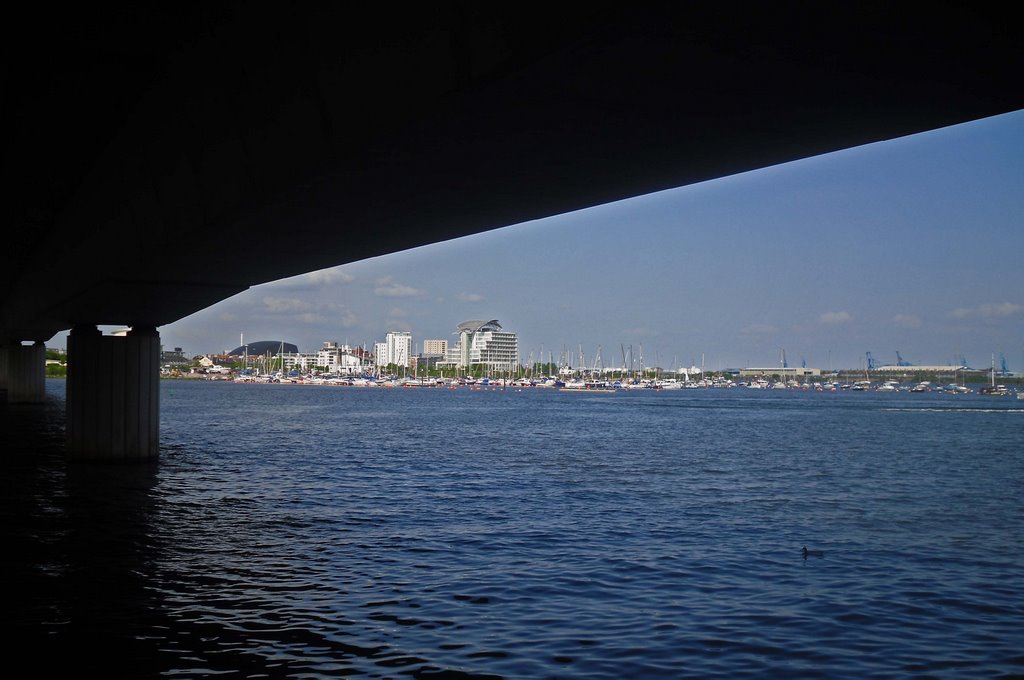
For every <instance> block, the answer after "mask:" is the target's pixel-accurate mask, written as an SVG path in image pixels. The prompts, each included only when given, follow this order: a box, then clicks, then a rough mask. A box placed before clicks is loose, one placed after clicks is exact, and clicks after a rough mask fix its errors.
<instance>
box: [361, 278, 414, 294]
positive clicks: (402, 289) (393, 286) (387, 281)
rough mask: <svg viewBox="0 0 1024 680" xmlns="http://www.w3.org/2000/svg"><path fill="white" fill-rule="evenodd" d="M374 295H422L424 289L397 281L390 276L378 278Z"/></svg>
mask: <svg viewBox="0 0 1024 680" xmlns="http://www.w3.org/2000/svg"><path fill="white" fill-rule="evenodd" d="M373 293H374V295H379V296H380V297H416V296H418V295H422V294H423V291H421V290H419V289H418V288H413V287H412V286H406V285H403V284H401V283H395V282H394V281H392V280H391V277H390V276H385V277H384V278H381V279H377V287H376V288H374V289H373Z"/></svg>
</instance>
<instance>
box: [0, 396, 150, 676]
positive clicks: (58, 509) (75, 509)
mask: <svg viewBox="0 0 1024 680" xmlns="http://www.w3.org/2000/svg"><path fill="white" fill-rule="evenodd" d="M0 424H2V432H3V434H2V435H0V444H2V450H3V452H4V455H3V458H4V460H3V465H4V475H3V492H2V500H0V516H2V523H3V527H4V528H3V539H2V540H3V546H4V553H5V554H6V555H7V556H8V557H7V558H6V559H5V560H4V562H3V564H4V567H3V568H4V575H3V580H2V582H3V588H4V590H5V591H6V592H5V596H4V612H5V614H4V618H5V624H4V625H5V628H6V629H7V630H6V637H7V642H8V644H10V645H11V649H13V650H22V651H23V652H27V651H28V650H31V651H32V653H31V655H26V656H25V657H23V658H22V659H20V660H22V661H25V662H27V663H28V665H29V666H30V667H31V668H32V669H33V670H34V671H35V672H39V673H56V672H76V673H77V672H82V671H84V670H86V669H91V670H93V671H96V672H99V673H102V674H104V675H108V674H110V673H117V674H129V675H132V676H135V677H141V676H146V675H151V674H153V673H154V672H155V669H153V667H152V659H153V656H154V651H155V650H154V647H153V645H152V644H149V643H148V641H147V640H148V638H149V636H148V635H147V632H148V631H152V630H153V629H154V628H155V627H159V625H160V623H159V622H158V621H155V620H154V612H157V611H159V608H158V607H155V606H152V602H151V595H150V593H151V590H150V589H149V588H148V587H147V574H148V571H149V569H148V562H149V560H151V559H152V557H151V555H152V554H153V549H154V546H153V545H152V540H151V538H150V536H151V535H152V532H151V531H150V517H151V515H152V510H153V496H152V492H153V489H154V486H155V484H156V474H155V473H156V466H155V465H153V464H130V465H97V464H86V463H72V462H69V461H68V459H67V457H66V455H65V449H64V424H65V423H64V403H63V400H62V399H61V398H60V396H59V395H53V394H51V395H50V397H49V399H48V400H47V402H46V403H45V404H41V405H28V406H22V405H18V406H5V407H4V408H3V409H2V410H0Z"/></svg>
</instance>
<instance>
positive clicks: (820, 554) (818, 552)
mask: <svg viewBox="0 0 1024 680" xmlns="http://www.w3.org/2000/svg"><path fill="white" fill-rule="evenodd" d="M803 552H804V559H805V560H806V559H807V558H808V557H824V556H825V553H824V551H822V550H808V549H807V546H806V545H805V546H804V551H803Z"/></svg>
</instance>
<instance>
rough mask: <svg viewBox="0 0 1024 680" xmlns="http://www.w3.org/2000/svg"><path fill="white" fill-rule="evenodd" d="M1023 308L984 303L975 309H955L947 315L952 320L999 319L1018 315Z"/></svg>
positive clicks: (1014, 305) (1006, 304) (1011, 304)
mask: <svg viewBox="0 0 1024 680" xmlns="http://www.w3.org/2000/svg"><path fill="white" fill-rule="evenodd" d="M1021 310H1024V307H1022V306H1021V305H1018V304H1014V303H1013V302H999V303H986V304H983V305H978V306H977V307H970V308H968V307H957V308H956V309H954V310H953V311H952V312H950V313H949V315H950V316H951V317H953V318H954V319H1000V318H1005V317H1008V316H1014V315H1016V314H1019V313H1020V312H1021Z"/></svg>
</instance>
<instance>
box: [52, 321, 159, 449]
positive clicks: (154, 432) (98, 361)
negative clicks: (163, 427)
mask: <svg viewBox="0 0 1024 680" xmlns="http://www.w3.org/2000/svg"><path fill="white" fill-rule="evenodd" d="M67 413H68V417H67V423H68V424H67V436H68V452H69V454H70V455H71V457H72V458H74V459H88V460H143V459H148V458H155V457H156V456H157V455H158V454H159V451H160V334H159V333H157V331H156V328H153V327H151V326H150V327H136V328H133V329H132V330H131V331H130V332H129V333H128V335H127V336H124V337H119V336H105V335H103V334H101V333H100V332H99V330H97V329H96V327H95V326H76V327H75V328H73V329H72V330H71V333H70V334H69V335H68V378H67Z"/></svg>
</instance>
